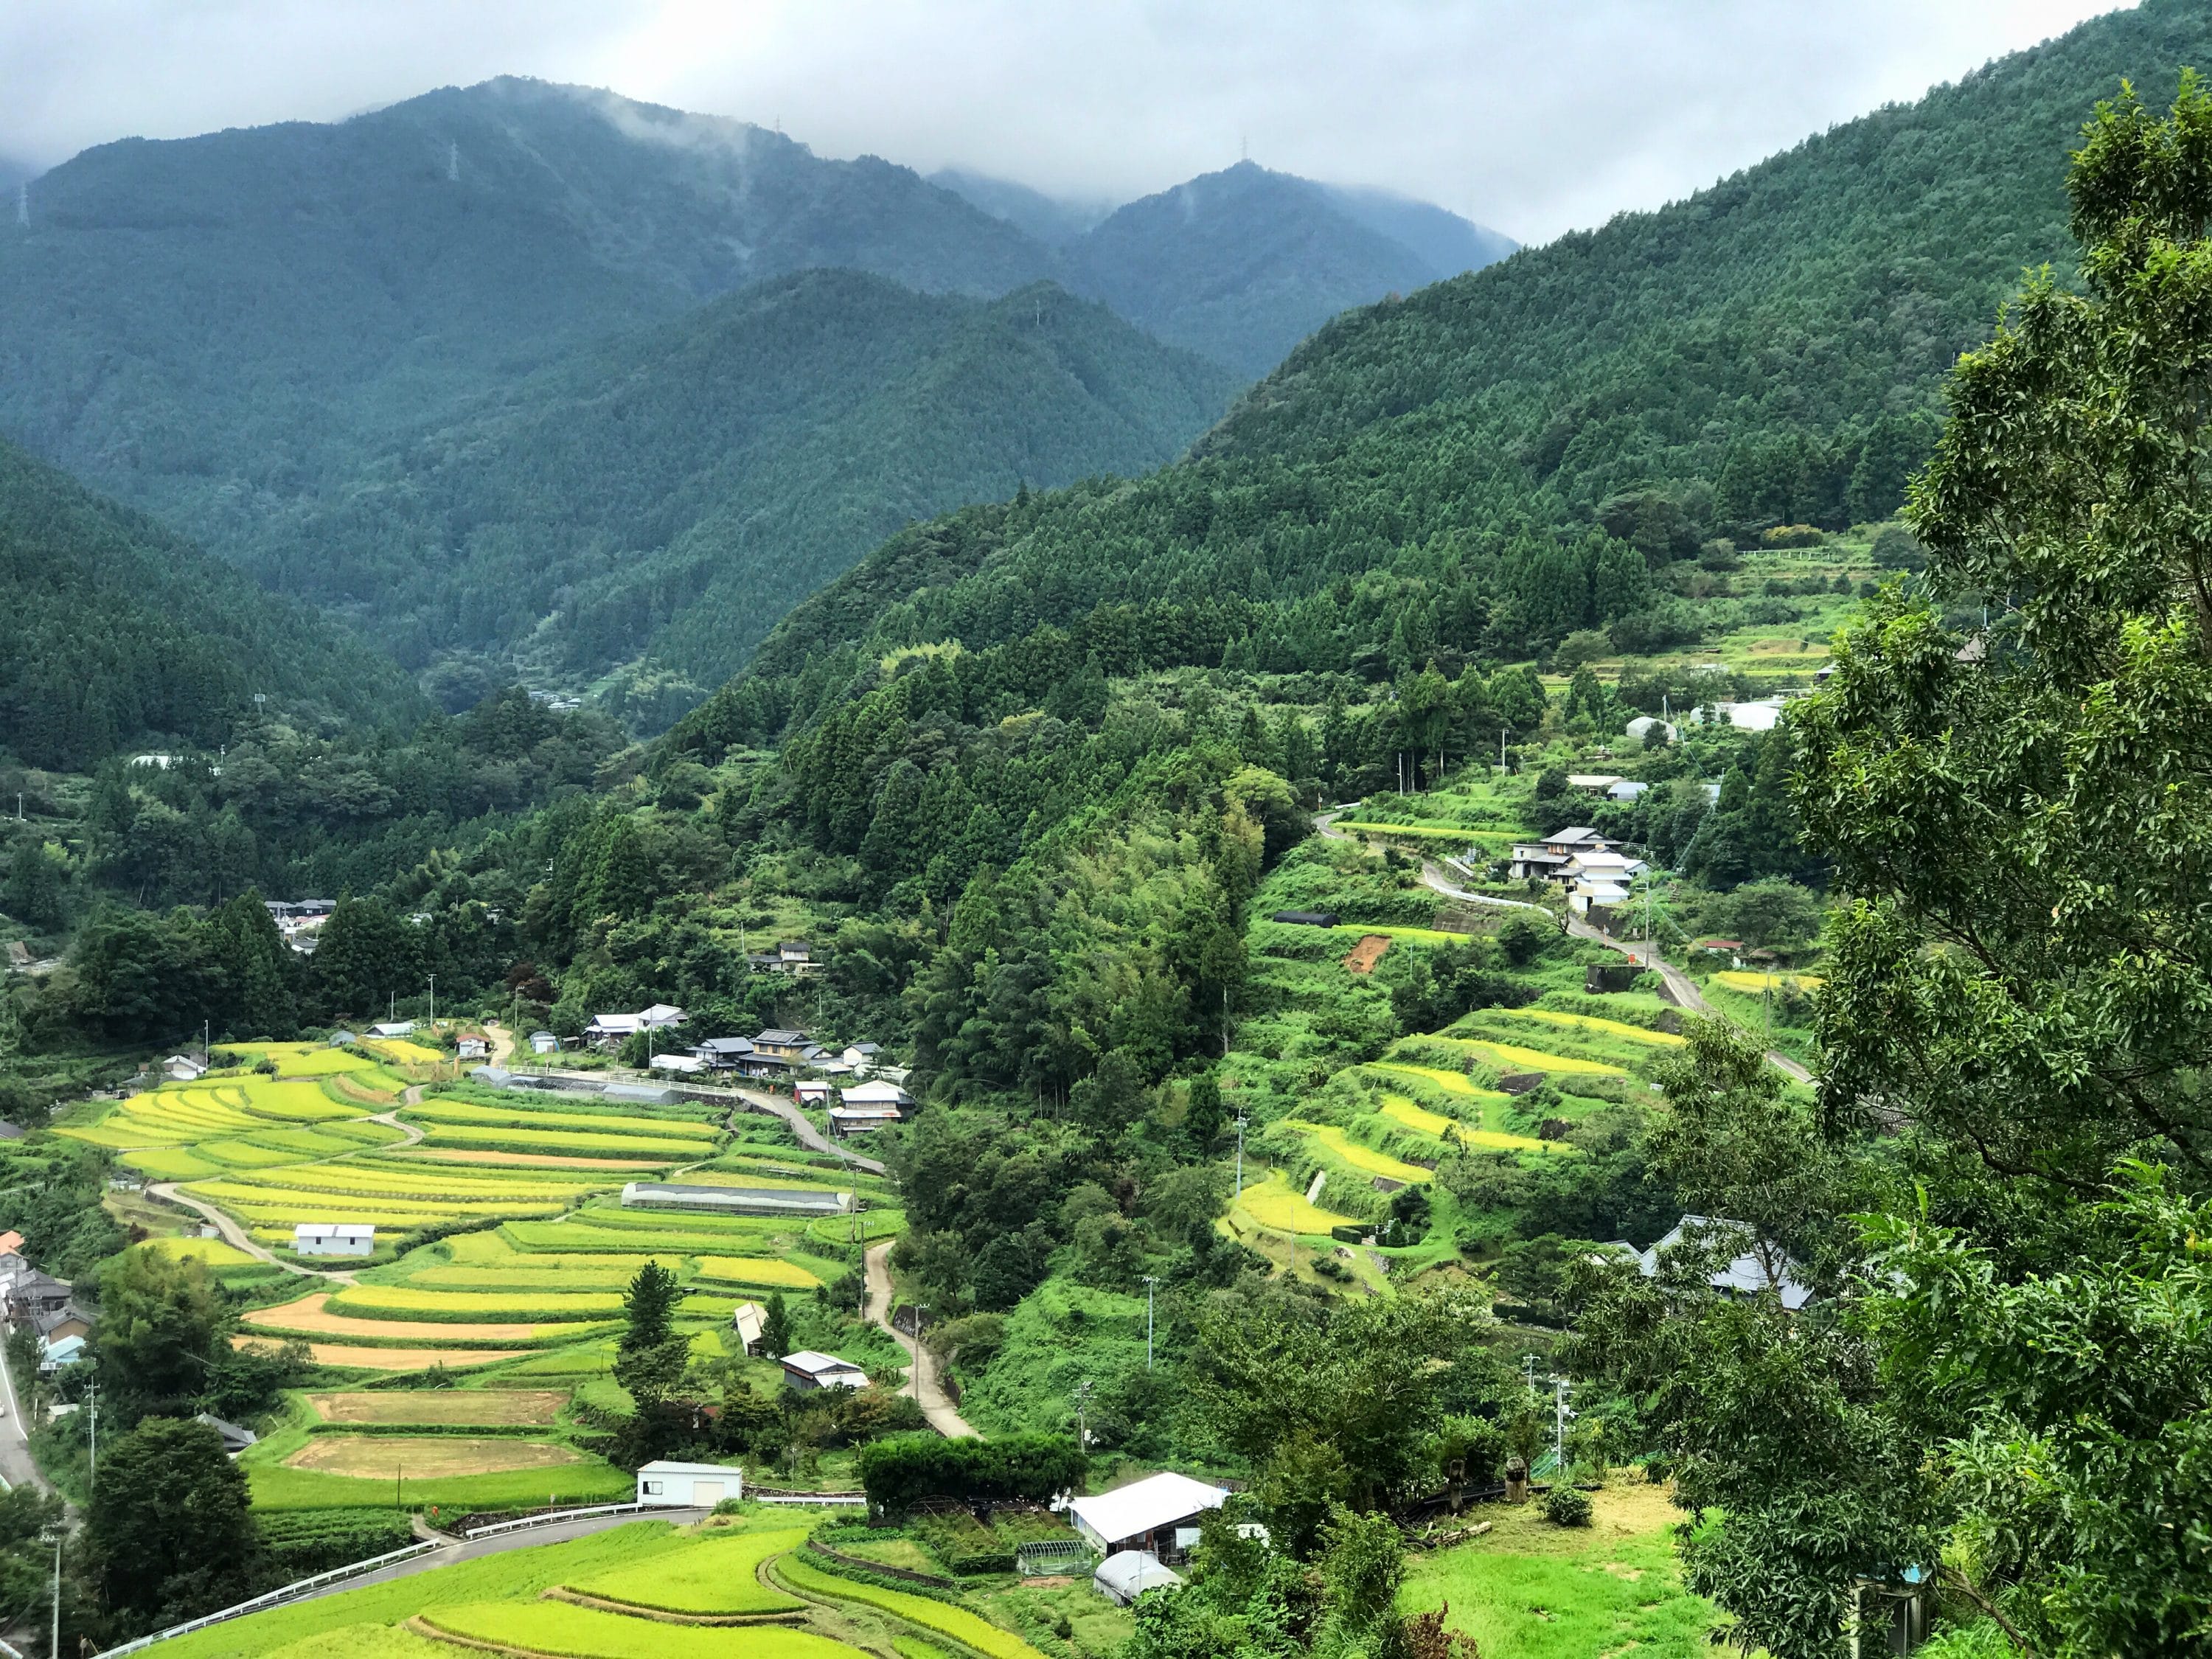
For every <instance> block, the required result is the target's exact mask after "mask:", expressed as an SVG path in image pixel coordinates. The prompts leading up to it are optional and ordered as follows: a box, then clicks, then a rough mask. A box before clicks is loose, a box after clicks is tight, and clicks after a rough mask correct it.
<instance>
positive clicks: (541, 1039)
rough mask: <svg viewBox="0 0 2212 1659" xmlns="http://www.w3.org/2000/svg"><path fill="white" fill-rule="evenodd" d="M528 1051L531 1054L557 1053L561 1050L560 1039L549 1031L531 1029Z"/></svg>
mask: <svg viewBox="0 0 2212 1659" xmlns="http://www.w3.org/2000/svg"><path fill="white" fill-rule="evenodd" d="M530 1052H531V1053H532V1054H559V1053H560V1052H561V1039H560V1038H559V1037H556V1036H554V1035H553V1033H552V1032H550V1031H532V1033H531V1034H530Z"/></svg>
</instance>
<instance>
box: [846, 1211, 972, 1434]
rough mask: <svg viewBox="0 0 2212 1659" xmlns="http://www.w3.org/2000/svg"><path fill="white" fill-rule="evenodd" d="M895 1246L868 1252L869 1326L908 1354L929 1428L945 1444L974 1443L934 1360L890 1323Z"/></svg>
mask: <svg viewBox="0 0 2212 1659" xmlns="http://www.w3.org/2000/svg"><path fill="white" fill-rule="evenodd" d="M893 1243H896V1240H893V1239H888V1238H887V1239H885V1240H884V1242H883V1243H880V1244H878V1245H875V1246H873V1247H872V1249H869V1251H868V1252H867V1255H866V1261H867V1279H868V1322H869V1323H870V1324H872V1325H880V1326H882V1327H883V1328H884V1329H885V1330H887V1331H889V1332H890V1334H891V1340H893V1341H895V1342H896V1343H897V1344H898V1345H899V1346H901V1347H902V1348H904V1349H905V1350H906V1351H907V1355H908V1360H909V1363H910V1364H911V1365H912V1368H913V1369H912V1376H913V1379H914V1397H915V1401H917V1402H918V1403H919V1404H920V1405H921V1414H922V1415H923V1416H924V1417H926V1418H927V1419H929V1426H930V1427H931V1428H933V1429H935V1430H936V1431H938V1432H939V1434H941V1435H943V1436H945V1438H947V1439H948V1440H964V1439H974V1438H975V1430H974V1429H973V1428H972V1427H970V1426H969V1422H968V1419H966V1418H964V1417H963V1416H961V1415H960V1413H959V1410H958V1408H957V1407H955V1406H954V1405H953V1403H952V1401H951V1398H950V1396H948V1395H946V1394H945V1384H944V1383H943V1381H942V1380H940V1379H939V1376H938V1375H937V1357H936V1356H935V1355H934V1354H933V1353H931V1352H930V1351H929V1350H928V1349H927V1347H925V1346H922V1343H921V1340H920V1339H919V1338H917V1337H912V1336H908V1334H906V1333H905V1332H904V1331H902V1330H901V1329H899V1328H898V1327H897V1326H896V1325H894V1324H892V1323H891V1262H890V1255H891V1246H892V1244H893Z"/></svg>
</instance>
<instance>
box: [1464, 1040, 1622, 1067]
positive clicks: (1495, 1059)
mask: <svg viewBox="0 0 2212 1659" xmlns="http://www.w3.org/2000/svg"><path fill="white" fill-rule="evenodd" d="M1430 1041H1431V1042H1450V1043H1453V1044H1455V1045H1456V1046H1458V1047H1460V1048H1465V1049H1467V1050H1468V1052H1470V1053H1472V1054H1475V1055H1476V1056H1477V1057H1479V1058H1480V1059H1483V1060H1488V1061H1489V1062H1490V1063H1491V1064H1492V1065H1493V1066H1498V1067H1500V1068H1501V1069H1503V1070H1504V1071H1508V1072H1547V1073H1569V1074H1573V1075H1577V1076H1583V1077H1626V1076H1627V1075H1628V1073H1627V1070H1626V1067H1624V1066H1614V1065H1612V1064H1610V1063H1609V1062H1607V1061H1605V1060H1580V1059H1577V1058H1576V1057H1574V1056H1573V1055H1571V1054H1550V1053H1547V1052H1546V1051H1545V1050H1543V1049H1541V1048H1522V1047H1521V1046H1520V1045H1519V1044H1518V1043H1513V1042H1498V1041H1496V1040H1494V1039H1492V1038H1490V1037H1475V1036H1457V1035H1454V1036H1437V1037H1432V1038H1431V1039H1430Z"/></svg>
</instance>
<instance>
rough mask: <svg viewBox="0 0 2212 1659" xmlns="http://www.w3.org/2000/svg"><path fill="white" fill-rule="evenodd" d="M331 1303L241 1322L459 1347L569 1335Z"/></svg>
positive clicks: (322, 1300)
mask: <svg viewBox="0 0 2212 1659" xmlns="http://www.w3.org/2000/svg"><path fill="white" fill-rule="evenodd" d="M330 1299H331V1297H330V1292H328V1291H316V1292H315V1293H314V1294H313V1295H312V1296H303V1297H300V1298H299V1300H297V1301H296V1302H287V1303H284V1304H282V1305H281V1306H278V1307H274V1308H255V1309H252V1310H249V1311H248V1312H246V1313H245V1314H243V1315H241V1316H240V1322H242V1323H244V1324H246V1325H249V1326H252V1328H254V1329H255V1330H257V1331H266V1332H273V1333H277V1334H293V1333H296V1334H300V1335H301V1336H307V1337H316V1336H349V1337H352V1338H354V1339H355V1340H356V1341H358V1340H361V1339H363V1338H368V1339H370V1340H375V1339H379V1338H385V1339H389V1340H393V1341H406V1340H413V1341H415V1342H418V1343H421V1342H453V1343H456V1344H462V1343H474V1344H477V1345H479V1346H481V1345H483V1344H487V1343H509V1342H532V1341H535V1340H538V1338H539V1337H540V1336H541V1335H546V1334H553V1335H564V1334H568V1333H567V1332H566V1330H565V1329H564V1328H562V1327H561V1326H558V1325H556V1326H552V1327H550V1328H548V1329H546V1330H541V1329H540V1328H538V1326H537V1325H536V1324H534V1323H525V1322H520V1321H508V1322H495V1321H486V1322H473V1323H463V1322H459V1321H455V1322H450V1323H449V1322H445V1321H442V1320H410V1319H362V1318H349V1317H348V1316H345V1315H343V1314H337V1313H332V1312H331V1311H329V1310H328V1309H327V1308H326V1306H325V1304H327V1303H328V1302H329V1301H330Z"/></svg>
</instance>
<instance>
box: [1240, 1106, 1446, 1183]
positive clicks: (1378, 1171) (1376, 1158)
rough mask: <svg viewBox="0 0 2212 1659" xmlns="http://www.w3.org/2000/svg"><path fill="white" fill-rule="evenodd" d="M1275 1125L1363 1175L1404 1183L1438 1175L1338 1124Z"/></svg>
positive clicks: (1295, 1122)
mask: <svg viewBox="0 0 2212 1659" xmlns="http://www.w3.org/2000/svg"><path fill="white" fill-rule="evenodd" d="M1275 1127H1277V1128H1279V1129H1285V1130H1288V1131H1289V1132H1290V1133H1292V1134H1296V1135H1300V1136H1303V1137H1304V1138H1306V1139H1310V1140H1312V1141H1315V1142H1316V1143H1317V1144H1318V1145H1320V1146H1322V1147H1323V1148H1324V1149H1325V1150H1326V1151H1327V1152H1328V1154H1329V1156H1330V1157H1332V1158H1335V1159H1336V1160H1337V1161H1339V1162H1340V1163H1343V1164H1350V1165H1351V1166H1352V1168H1353V1169H1355V1170H1358V1171H1359V1172H1360V1173H1361V1174H1362V1175H1369V1176H1382V1177H1383V1179H1384V1180H1386V1181H1397V1182H1405V1183H1407V1185H1413V1184H1414V1183H1417V1182H1425V1181H1432V1180H1434V1179H1435V1178H1436V1172H1435V1171H1434V1170H1425V1169H1423V1168H1422V1167H1421V1166H1420V1165H1419V1164H1408V1163H1407V1162H1405V1161H1404V1160H1403V1159H1402V1158H1392V1157H1391V1156H1390V1155H1389V1153H1387V1152H1376V1150H1375V1149H1374V1148H1373V1147H1371V1146H1361V1145H1360V1144H1359V1143H1358V1141H1356V1140H1354V1139H1352V1137H1351V1136H1349V1135H1347V1134H1346V1133H1345V1132H1344V1131H1343V1130H1341V1129H1340V1128H1338V1127H1335V1126H1334V1124H1328V1123H1306V1122H1302V1121H1299V1120H1298V1119H1297V1118H1285V1119H1283V1120H1282V1121H1280V1122H1279V1123H1278V1124H1277V1125H1276V1126H1275Z"/></svg>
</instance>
